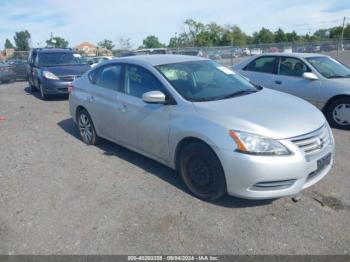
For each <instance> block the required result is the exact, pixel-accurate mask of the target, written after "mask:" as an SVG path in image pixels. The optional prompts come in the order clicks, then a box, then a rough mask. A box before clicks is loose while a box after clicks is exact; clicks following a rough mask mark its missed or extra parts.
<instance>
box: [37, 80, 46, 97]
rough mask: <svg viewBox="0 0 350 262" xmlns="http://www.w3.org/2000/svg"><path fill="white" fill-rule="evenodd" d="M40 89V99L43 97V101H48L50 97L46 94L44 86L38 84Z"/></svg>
mask: <svg viewBox="0 0 350 262" xmlns="http://www.w3.org/2000/svg"><path fill="white" fill-rule="evenodd" d="M38 85H39V86H38V88H39V91H40V97H41V99H42V100H46V99H47V98H48V95H47V94H45V92H44V88H43V86H42V84H41V83H40V82H39V83H38Z"/></svg>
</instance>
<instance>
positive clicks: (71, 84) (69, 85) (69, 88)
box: [68, 83, 74, 94]
mask: <svg viewBox="0 0 350 262" xmlns="http://www.w3.org/2000/svg"><path fill="white" fill-rule="evenodd" d="M73 89H74V86H73V83H69V84H68V93H69V94H70V93H72V92H73Z"/></svg>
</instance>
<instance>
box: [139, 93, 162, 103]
mask: <svg viewBox="0 0 350 262" xmlns="http://www.w3.org/2000/svg"><path fill="white" fill-rule="evenodd" d="M142 100H143V101H144V102H145V103H148V104H164V103H165V95H164V94H163V93H162V92H160V91H150V92H146V93H144V94H143V95H142Z"/></svg>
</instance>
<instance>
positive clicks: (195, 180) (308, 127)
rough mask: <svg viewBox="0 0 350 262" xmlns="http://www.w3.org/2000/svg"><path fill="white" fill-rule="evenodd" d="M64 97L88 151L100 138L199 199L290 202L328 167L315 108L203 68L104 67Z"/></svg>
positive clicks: (326, 140)
mask: <svg viewBox="0 0 350 262" xmlns="http://www.w3.org/2000/svg"><path fill="white" fill-rule="evenodd" d="M69 92H70V96H69V105H70V113H71V116H72V118H73V119H74V121H75V122H76V123H77V125H78V129H79V132H80V135H81V138H82V140H83V141H84V142H85V143H86V144H89V145H91V144H96V143H98V142H99V138H100V137H102V138H104V139H107V140H110V141H113V142H115V143H118V144H120V145H123V146H125V147H127V148H129V149H131V150H134V151H136V152H138V153H141V154H143V155H145V156H148V157H150V158H153V159H155V160H157V161H159V162H161V163H163V164H165V165H167V166H169V167H170V168H174V169H177V170H178V171H179V173H180V174H181V177H182V178H183V181H184V182H185V184H186V185H187V187H188V188H189V189H190V191H191V192H192V193H193V194H194V195H196V196H197V197H199V198H202V199H206V200H213V199H217V198H219V197H221V196H222V195H223V194H225V193H226V192H227V193H228V194H230V195H234V196H238V197H242V198H248V199H266V198H276V197H283V196H291V195H296V194H298V193H299V192H300V191H301V190H302V189H305V188H307V187H309V186H311V185H313V184H315V183H316V182H318V181H320V180H321V179H322V178H323V177H324V176H325V175H326V174H327V173H328V172H329V171H330V169H331V166H332V164H333V151H334V140H333V135H332V132H331V129H330V128H329V126H328V124H327V121H326V120H325V118H324V116H323V114H322V113H321V112H320V111H319V110H317V108H315V107H314V106H313V105H311V104H309V103H307V102H305V101H303V100H302V99H299V98H297V97H294V96H291V95H288V94H283V93H280V92H276V91H273V90H270V89H267V88H262V87H260V86H255V85H253V84H251V83H250V82H248V81H247V80H246V79H244V78H243V77H241V76H240V75H238V74H235V73H234V72H233V71H231V70H230V69H229V68H227V67H223V66H221V65H219V64H217V63H215V62H213V61H211V60H208V59H204V58H198V57H192V56H180V55H152V56H134V57H125V58H120V59H115V60H110V61H107V62H104V63H102V64H99V65H98V66H96V67H95V68H93V69H92V70H90V71H89V72H87V73H86V74H85V75H83V76H82V77H81V78H79V79H77V80H75V81H74V82H73V84H72V85H70V86H69Z"/></svg>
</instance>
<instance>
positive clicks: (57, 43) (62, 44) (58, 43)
mask: <svg viewBox="0 0 350 262" xmlns="http://www.w3.org/2000/svg"><path fill="white" fill-rule="evenodd" d="M46 44H47V45H48V46H50V47H56V48H67V47H68V45H69V42H68V41H66V40H65V39H64V38H62V37H58V36H56V37H52V38H51V39H49V40H46Z"/></svg>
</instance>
